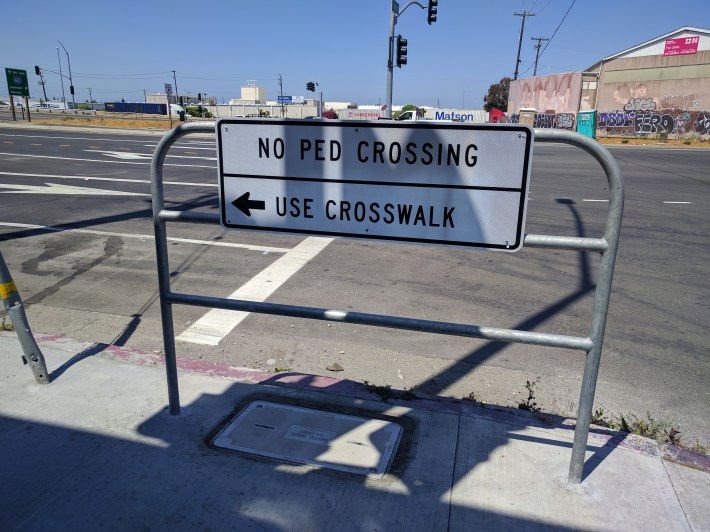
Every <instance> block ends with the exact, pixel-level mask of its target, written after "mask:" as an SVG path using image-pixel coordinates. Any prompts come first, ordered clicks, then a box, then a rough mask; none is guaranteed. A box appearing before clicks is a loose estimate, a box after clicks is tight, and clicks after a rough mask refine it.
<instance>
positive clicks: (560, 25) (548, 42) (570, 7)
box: [515, 0, 577, 79]
mask: <svg viewBox="0 0 710 532" xmlns="http://www.w3.org/2000/svg"><path fill="white" fill-rule="evenodd" d="M576 1H577V0H572V3H571V4H570V6H569V7H568V8H567V12H566V13H565V16H564V17H562V20H561V21H560V23H559V24H558V25H557V28H555V31H554V32H553V33H552V37H550V38H549V39H547V44H546V45H545V47H544V48H543V49H542V51H541V52H539V53H538V54H537V57H536V58H535V64H534V66H535V71H536V72H537V62H538V59H539V58H540V57H542V54H544V53H545V50H547V47H548V46H550V43H551V42H552V39H553V38H554V37H555V35H557V31H558V30H559V29H560V27H562V24H563V23H564V21H565V19H566V18H567V15H569V12H570V11H571V10H572V6H574V3H575V2H576ZM545 7H547V6H545ZM543 9H544V8H543ZM523 20H525V19H523ZM521 35H522V34H521ZM538 45H539V43H538ZM538 50H539V49H538ZM531 68H533V66H532V65H531V66H529V67H528V68H527V69H526V70H525V72H523V75H525V74H526V73H528V72H529V71H530V69H531ZM515 79H517V78H515Z"/></svg>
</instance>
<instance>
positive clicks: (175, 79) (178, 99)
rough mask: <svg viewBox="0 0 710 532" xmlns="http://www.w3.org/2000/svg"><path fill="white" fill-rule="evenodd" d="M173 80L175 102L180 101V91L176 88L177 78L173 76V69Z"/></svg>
mask: <svg viewBox="0 0 710 532" xmlns="http://www.w3.org/2000/svg"><path fill="white" fill-rule="evenodd" d="M173 81H174V82H175V103H180V93H179V92H178V88H177V78H176V77H175V71H174V70H173Z"/></svg>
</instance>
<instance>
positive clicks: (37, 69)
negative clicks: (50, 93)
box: [35, 65, 40, 76]
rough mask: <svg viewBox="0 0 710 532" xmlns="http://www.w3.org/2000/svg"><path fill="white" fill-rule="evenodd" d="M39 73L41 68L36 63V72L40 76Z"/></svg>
mask: <svg viewBox="0 0 710 532" xmlns="http://www.w3.org/2000/svg"><path fill="white" fill-rule="evenodd" d="M39 73H40V69H39V67H38V66H37V65H35V74H37V75H38V76H39Z"/></svg>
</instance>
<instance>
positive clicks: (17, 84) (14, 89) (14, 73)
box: [5, 68, 30, 97]
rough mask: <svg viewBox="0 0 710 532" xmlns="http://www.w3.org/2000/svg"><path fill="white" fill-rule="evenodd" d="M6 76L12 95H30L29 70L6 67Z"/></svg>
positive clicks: (8, 88)
mask: <svg viewBox="0 0 710 532" xmlns="http://www.w3.org/2000/svg"><path fill="white" fill-rule="evenodd" d="M5 76H6V77H7V90H8V92H9V93H10V96H27V97H29V95H30V86H29V84H28V83H27V71H26V70H18V69H16V68H6V69H5Z"/></svg>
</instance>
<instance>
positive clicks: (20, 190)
mask: <svg viewBox="0 0 710 532" xmlns="http://www.w3.org/2000/svg"><path fill="white" fill-rule="evenodd" d="M3 188H5V189H10V190H0V194H52V195H71V196H150V194H146V193H144V192H124V191H122V190H105V189H102V188H87V187H73V186H71V185H58V184H56V183H45V184H44V186H42V185H12V184H8V185H4V184H0V189H3Z"/></svg>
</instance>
